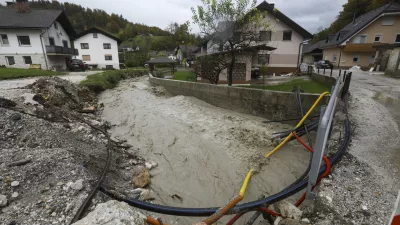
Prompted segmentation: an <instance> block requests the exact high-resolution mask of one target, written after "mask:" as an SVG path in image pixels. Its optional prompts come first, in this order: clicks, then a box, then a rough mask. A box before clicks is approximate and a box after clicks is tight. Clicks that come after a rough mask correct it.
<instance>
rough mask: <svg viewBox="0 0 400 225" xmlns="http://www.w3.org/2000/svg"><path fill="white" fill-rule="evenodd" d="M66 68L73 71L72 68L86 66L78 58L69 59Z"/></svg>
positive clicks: (83, 68) (83, 69)
mask: <svg viewBox="0 0 400 225" xmlns="http://www.w3.org/2000/svg"><path fill="white" fill-rule="evenodd" d="M67 67H68V70H71V71H74V70H82V71H85V70H86V66H85V64H84V63H83V61H82V60H80V59H70V60H69V61H68V63H67Z"/></svg>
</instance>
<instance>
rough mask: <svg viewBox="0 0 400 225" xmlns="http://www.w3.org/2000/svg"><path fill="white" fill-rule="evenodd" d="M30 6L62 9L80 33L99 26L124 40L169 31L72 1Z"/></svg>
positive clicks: (31, 4)
mask: <svg viewBox="0 0 400 225" xmlns="http://www.w3.org/2000/svg"><path fill="white" fill-rule="evenodd" d="M29 5H30V7H31V8H42V9H64V10H65V12H66V14H67V16H68V18H69V20H70V21H71V23H72V26H73V27H74V29H75V31H76V32H77V33H80V32H82V31H84V29H85V27H88V28H90V27H93V26H96V27H99V28H101V29H103V30H106V31H108V32H109V33H112V34H114V35H117V36H118V37H119V38H121V39H123V40H125V39H127V38H132V37H136V36H137V35H139V34H152V35H156V36H169V35H171V33H169V32H167V31H164V30H162V29H160V28H159V27H151V26H147V25H144V24H139V23H132V22H130V21H128V20H127V19H125V18H124V17H123V16H122V15H118V14H114V13H112V14H111V15H110V14H108V13H107V12H105V11H104V10H100V9H90V8H84V7H82V6H80V5H77V4H73V3H68V2H65V3H60V2H58V1H51V2H49V1H43V0H38V1H31V2H29Z"/></svg>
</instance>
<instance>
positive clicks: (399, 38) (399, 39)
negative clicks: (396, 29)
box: [394, 34, 400, 43]
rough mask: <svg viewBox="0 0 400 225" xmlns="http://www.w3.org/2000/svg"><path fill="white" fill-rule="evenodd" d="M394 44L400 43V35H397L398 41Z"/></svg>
mask: <svg viewBox="0 0 400 225" xmlns="http://www.w3.org/2000/svg"><path fill="white" fill-rule="evenodd" d="M394 42H396V43H400V34H397V35H396V40H394Z"/></svg>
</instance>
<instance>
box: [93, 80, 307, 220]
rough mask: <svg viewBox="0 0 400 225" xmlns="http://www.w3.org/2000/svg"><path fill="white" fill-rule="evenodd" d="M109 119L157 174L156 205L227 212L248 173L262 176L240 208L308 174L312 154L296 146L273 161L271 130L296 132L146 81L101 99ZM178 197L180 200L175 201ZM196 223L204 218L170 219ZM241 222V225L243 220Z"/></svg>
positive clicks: (254, 180)
mask: <svg viewBox="0 0 400 225" xmlns="http://www.w3.org/2000/svg"><path fill="white" fill-rule="evenodd" d="M100 102H102V103H104V105H105V108H104V111H103V115H102V117H103V119H105V120H107V121H110V122H111V124H112V125H115V126H114V127H113V129H112V130H111V132H112V134H113V136H118V137H121V138H124V139H127V140H128V143H129V144H131V145H133V146H134V147H135V148H139V154H140V155H141V156H142V157H144V158H145V159H146V160H150V161H155V162H157V163H158V165H159V166H158V167H157V168H155V169H153V170H151V175H152V179H151V185H150V188H151V189H152V190H154V192H155V193H156V198H155V200H154V202H155V203H157V204H166V205H171V206H179V207H211V206H221V205H223V204H225V203H226V202H227V201H228V200H229V199H231V198H232V197H233V196H235V195H236V194H237V193H238V192H239V189H240V187H241V185H242V182H243V179H244V178H245V176H246V174H247V172H248V170H249V169H250V168H254V169H256V170H257V171H258V173H257V174H255V175H254V176H253V178H252V179H251V181H250V185H249V187H248V190H247V192H246V197H245V199H244V200H243V201H242V202H248V201H253V200H257V199H258V198H259V197H260V195H261V194H266V195H270V194H274V193H277V192H279V191H280V190H281V189H282V188H284V187H286V186H287V185H288V184H290V183H291V182H293V181H294V180H295V179H296V177H297V176H299V174H301V173H302V171H304V170H305V168H306V164H307V162H308V159H309V153H308V152H306V151H305V150H303V148H301V147H299V145H297V144H295V143H290V144H289V145H287V146H286V147H284V148H283V149H282V150H280V151H279V152H278V153H277V154H275V155H273V156H272V158H271V159H268V160H267V159H265V157H264V155H265V154H266V153H267V152H269V151H270V150H271V149H272V148H273V146H274V144H273V143H272V142H271V141H270V138H271V136H272V133H273V132H277V131H282V130H286V129H290V126H287V125H283V124H263V123H262V121H263V119H262V118H259V117H253V116H249V115H246V114H240V113H236V112H232V111H230V110H225V109H221V108H218V107H214V106H212V105H209V104H207V103H205V102H203V101H201V100H198V99H196V98H193V97H186V96H175V97H172V96H170V95H169V94H168V93H167V92H166V91H165V90H164V89H163V88H162V87H152V86H150V85H149V83H148V78H146V77H142V78H137V79H135V80H127V81H124V82H122V83H121V84H120V85H119V86H118V87H117V88H116V89H113V90H108V91H106V92H104V93H103V94H102V95H101V96H100ZM176 196H179V197H180V198H179V197H176ZM161 217H162V218H164V219H166V220H164V221H166V222H168V223H171V222H170V221H169V220H171V221H172V220H174V221H175V222H176V223H177V224H190V223H191V222H195V221H199V220H200V218H182V217H181V218H179V217H166V216H165V215H161ZM239 224H240V221H239Z"/></svg>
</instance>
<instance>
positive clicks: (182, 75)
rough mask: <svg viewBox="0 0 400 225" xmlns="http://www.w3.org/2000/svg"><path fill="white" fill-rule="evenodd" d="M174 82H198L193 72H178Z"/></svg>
mask: <svg viewBox="0 0 400 225" xmlns="http://www.w3.org/2000/svg"><path fill="white" fill-rule="evenodd" d="M174 80H183V81H196V76H195V75H194V73H193V72H192V71H177V72H175V76H174Z"/></svg>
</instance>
